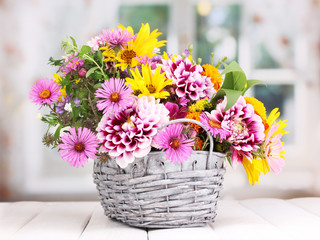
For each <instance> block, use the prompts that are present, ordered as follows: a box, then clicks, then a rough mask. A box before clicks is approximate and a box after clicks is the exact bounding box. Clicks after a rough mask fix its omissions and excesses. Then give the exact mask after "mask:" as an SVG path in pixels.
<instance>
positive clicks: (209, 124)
mask: <svg viewBox="0 0 320 240" xmlns="http://www.w3.org/2000/svg"><path fill="white" fill-rule="evenodd" d="M222 121H223V115H222V113H221V112H217V111H212V112H211V113H208V112H203V113H201V115H200V122H201V123H202V124H203V125H204V126H205V127H206V129H207V130H208V131H209V132H210V133H211V135H212V136H213V137H214V138H216V139H219V141H220V142H222V140H225V139H226V138H227V137H228V136H229V135H230V133H229V132H228V131H226V130H224V129H222V128H221V122H222Z"/></svg>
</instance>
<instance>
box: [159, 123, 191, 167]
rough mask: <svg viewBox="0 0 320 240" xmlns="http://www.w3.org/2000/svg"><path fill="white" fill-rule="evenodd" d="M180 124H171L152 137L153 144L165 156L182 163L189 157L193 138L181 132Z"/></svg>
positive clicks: (174, 161)
mask: <svg viewBox="0 0 320 240" xmlns="http://www.w3.org/2000/svg"><path fill="white" fill-rule="evenodd" d="M182 131H183V125H182V124H172V125H169V126H168V127H166V128H164V129H163V130H161V131H159V132H158V134H157V135H156V137H155V138H154V142H155V146H157V148H159V149H162V151H164V152H165V154H166V158H167V159H168V160H170V161H171V162H173V163H182V162H184V161H186V160H188V158H189V157H190V155H191V153H192V151H193V150H192V147H193V145H194V139H188V138H187V136H186V135H185V134H183V133H182Z"/></svg>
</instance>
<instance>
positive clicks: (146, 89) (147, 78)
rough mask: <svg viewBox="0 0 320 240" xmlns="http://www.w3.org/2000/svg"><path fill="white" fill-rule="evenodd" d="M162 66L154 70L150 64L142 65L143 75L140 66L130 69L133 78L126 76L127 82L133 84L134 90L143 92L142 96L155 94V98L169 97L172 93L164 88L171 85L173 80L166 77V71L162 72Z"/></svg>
mask: <svg viewBox="0 0 320 240" xmlns="http://www.w3.org/2000/svg"><path fill="white" fill-rule="evenodd" d="M160 71H161V66H158V67H157V68H156V70H155V71H154V72H152V70H151V66H150V65H142V75H141V74H140V71H139V69H138V68H135V69H134V70H130V72H131V74H132V76H133V78H126V81H127V84H128V85H131V88H132V89H133V90H134V91H139V92H141V93H140V94H139V95H138V97H141V96H154V97H155V98H167V97H168V96H169V95H170V94H169V92H167V91H163V89H164V88H165V87H166V86H168V85H171V84H172V83H171V80H170V79H167V78H166V77H165V73H164V72H163V73H161V72H160Z"/></svg>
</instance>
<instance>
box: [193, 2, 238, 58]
mask: <svg viewBox="0 0 320 240" xmlns="http://www.w3.org/2000/svg"><path fill="white" fill-rule="evenodd" d="M210 8H211V5H208V6H205V5H201V3H199V4H198V5H197V7H196V26H197V27H196V51H197V54H196V55H197V58H199V57H200V58H202V61H203V63H210V53H211V52H213V53H214V54H215V56H214V60H215V61H218V60H221V59H223V58H224V57H228V59H229V61H228V62H231V60H237V59H238V40H239V32H240V18H241V6H240V5H225V6H212V9H211V10H208V9H210Z"/></svg>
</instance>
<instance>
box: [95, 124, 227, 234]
mask: <svg viewBox="0 0 320 240" xmlns="http://www.w3.org/2000/svg"><path fill="white" fill-rule="evenodd" d="M176 122H192V123H195V124H198V125H199V126H201V127H203V125H202V124H201V123H200V122H198V121H195V120H190V119H179V120H173V121H170V122H169V123H168V124H172V123H176ZM168 124H166V125H168ZM166 125H165V126H166ZM163 127H164V126H163ZM208 136H209V140H210V150H209V151H193V153H192V155H191V156H190V158H189V159H188V160H187V161H185V162H183V163H182V164H173V163H171V162H170V161H168V160H166V158H165V154H164V153H163V152H150V153H149V154H148V155H147V156H146V157H144V158H139V159H135V161H134V163H132V164H129V165H128V167H126V168H124V169H121V168H120V167H119V166H118V165H117V164H116V163H115V161H108V162H106V163H102V162H100V161H95V163H94V169H93V170H94V174H93V178H94V182H95V183H96V185H97V189H98V192H99V198H100V201H101V204H102V206H103V208H104V211H105V214H106V215H107V216H109V217H111V218H115V219H117V220H119V221H122V222H124V223H126V224H128V225H131V226H135V227H144V228H176V227H196V226H203V225H205V224H206V223H207V222H213V221H214V218H215V216H216V208H217V200H218V197H219V192H220V190H221V189H222V181H223V175H224V173H225V168H224V158H225V155H224V154H222V153H216V152H213V151H212V150H213V140H212V137H211V136H210V135H209V134H208Z"/></svg>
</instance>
